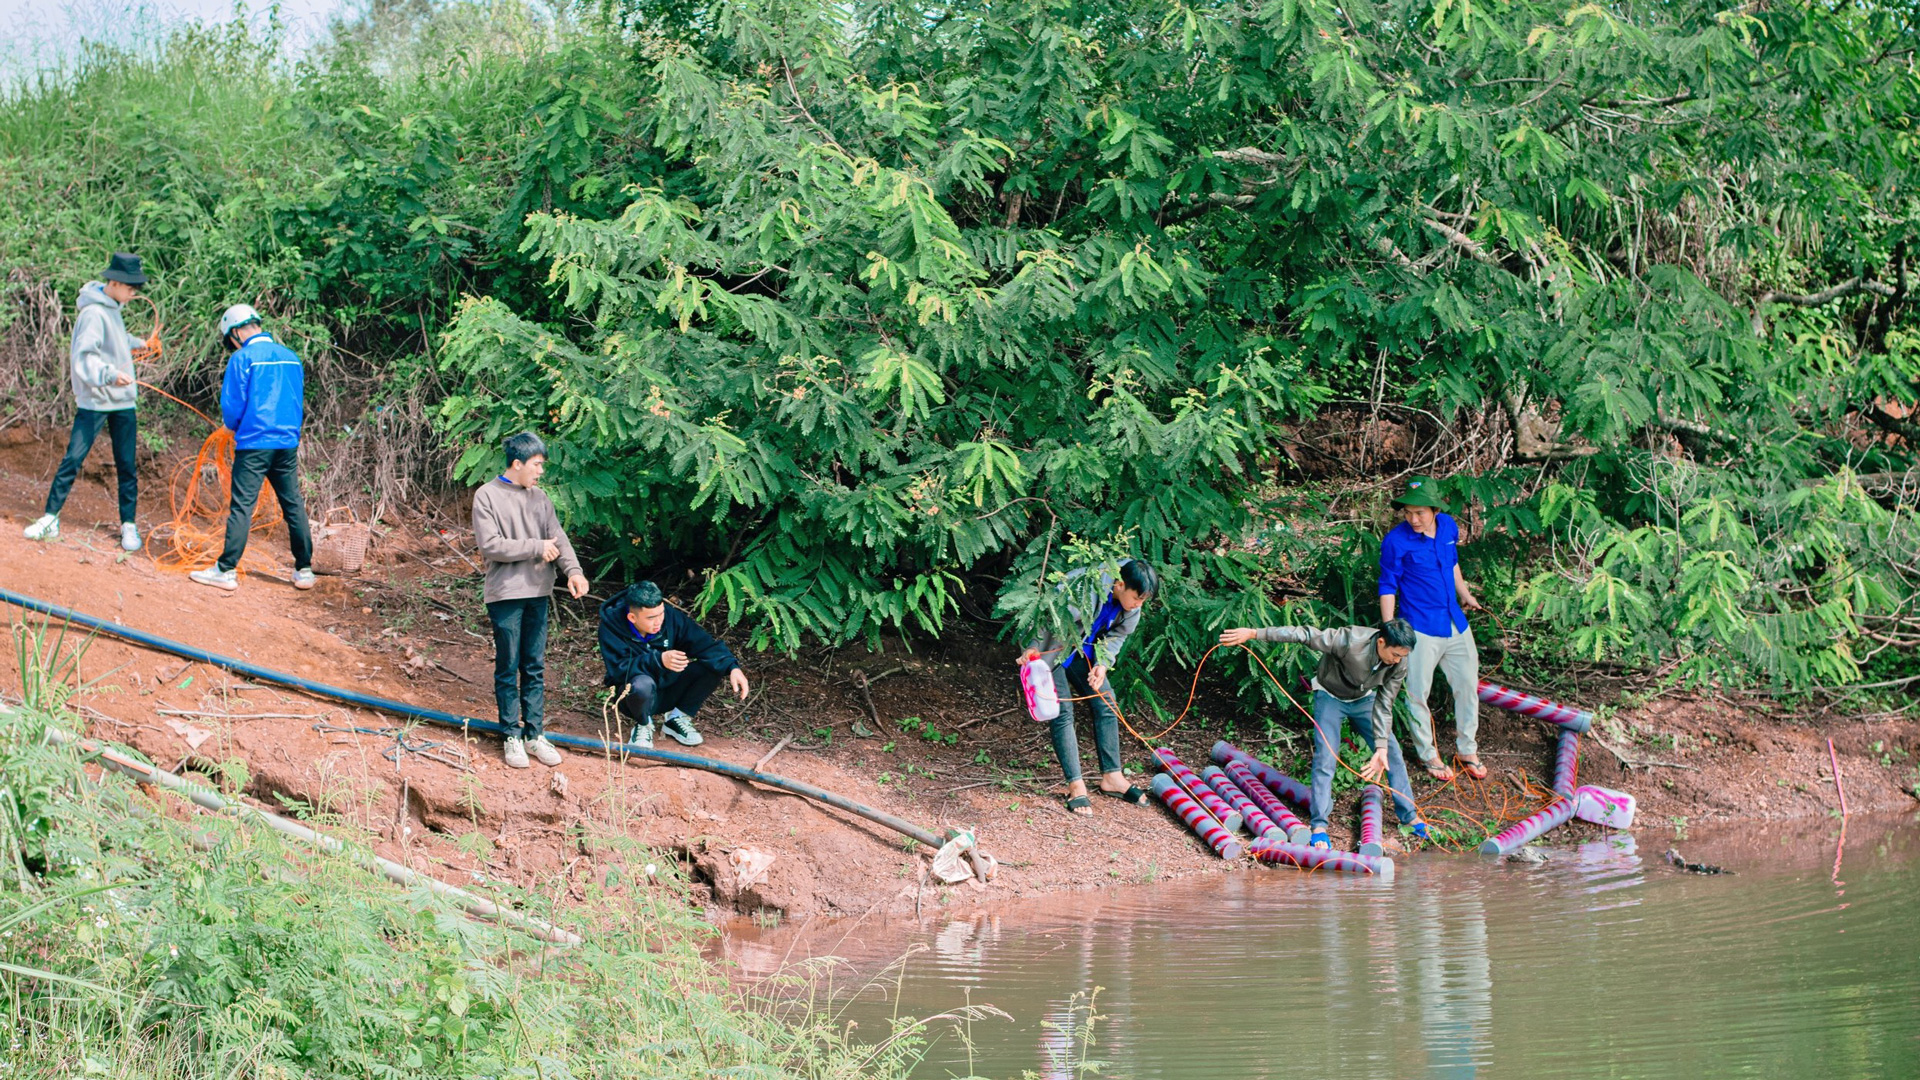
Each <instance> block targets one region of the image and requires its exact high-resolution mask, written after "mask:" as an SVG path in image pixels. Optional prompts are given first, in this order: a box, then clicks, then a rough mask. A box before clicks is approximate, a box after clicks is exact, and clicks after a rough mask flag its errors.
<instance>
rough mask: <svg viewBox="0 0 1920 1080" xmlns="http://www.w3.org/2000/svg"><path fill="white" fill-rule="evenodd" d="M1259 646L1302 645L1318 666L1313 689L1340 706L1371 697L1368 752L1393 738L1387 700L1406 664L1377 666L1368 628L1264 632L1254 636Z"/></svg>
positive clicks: (1403, 678) (1396, 690)
mask: <svg viewBox="0 0 1920 1080" xmlns="http://www.w3.org/2000/svg"><path fill="white" fill-rule="evenodd" d="M1253 636H1254V637H1255V638H1256V639H1258V640H1260V641H1286V642H1291V643H1293V644H1295V645H1305V646H1307V647H1309V648H1312V649H1315V650H1317V651H1318V652H1319V653H1320V666H1319V668H1318V669H1316V670H1315V671H1314V673H1313V686H1314V689H1316V690H1325V691H1326V692H1327V693H1329V694H1331V695H1333V696H1334V697H1336V698H1339V699H1340V700H1341V701H1358V700H1360V699H1361V698H1363V697H1366V696H1367V695H1368V694H1372V695H1373V749H1375V750H1378V749H1380V747H1382V746H1384V745H1386V744H1385V742H1384V740H1385V739H1386V738H1387V737H1388V736H1389V735H1391V734H1392V732H1393V699H1394V697H1395V696H1396V695H1398V694H1399V693H1400V687H1401V685H1402V684H1404V683H1405V682H1406V681H1407V662H1406V661H1405V660H1402V661H1400V662H1399V663H1397V664H1392V665H1388V664H1383V663H1381V662H1380V652H1379V650H1378V649H1376V648H1375V647H1374V639H1375V638H1377V637H1379V636H1380V631H1378V630H1376V629H1374V628H1373V627H1371V626H1342V627H1340V628H1338V629H1335V630H1320V629H1316V628H1314V627H1311V626H1269V627H1267V628H1266V629H1264V630H1256V631H1254V632H1253Z"/></svg>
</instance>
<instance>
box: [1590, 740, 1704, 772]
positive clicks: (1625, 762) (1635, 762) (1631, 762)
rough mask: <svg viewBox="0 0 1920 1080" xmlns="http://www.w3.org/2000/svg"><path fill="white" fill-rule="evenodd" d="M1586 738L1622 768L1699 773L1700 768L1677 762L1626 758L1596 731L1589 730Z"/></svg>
mask: <svg viewBox="0 0 1920 1080" xmlns="http://www.w3.org/2000/svg"><path fill="white" fill-rule="evenodd" d="M1587 737H1588V738H1589V739H1592V740H1593V741H1594V742H1597V743H1599V744H1600V745H1601V746H1602V747H1604V748H1605V749H1606V751H1607V753H1609V754H1612V755H1613V758H1614V760H1615V761H1618V762H1619V763H1620V764H1621V766H1622V767H1623V768H1628V769H1636V768H1637V769H1686V770H1689V771H1691V772H1699V771H1700V767H1699V766H1698V765H1682V764H1681V763H1679V762H1677V761H1648V760H1645V759H1642V758H1630V757H1628V756H1627V755H1625V754H1623V753H1621V752H1620V751H1619V750H1618V749H1616V748H1615V747H1614V745H1613V744H1612V743H1610V742H1608V741H1607V740H1605V739H1603V738H1601V737H1600V733H1599V732H1598V731H1593V730H1589V731H1588V732H1587Z"/></svg>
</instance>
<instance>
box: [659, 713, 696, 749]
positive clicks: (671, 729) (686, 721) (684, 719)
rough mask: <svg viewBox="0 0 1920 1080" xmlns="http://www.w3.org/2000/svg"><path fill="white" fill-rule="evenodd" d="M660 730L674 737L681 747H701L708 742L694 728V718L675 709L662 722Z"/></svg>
mask: <svg viewBox="0 0 1920 1080" xmlns="http://www.w3.org/2000/svg"><path fill="white" fill-rule="evenodd" d="M660 730H661V731H664V732H666V733H667V734H669V735H671V736H673V741H675V742H677V743H679V744H680V745H681V746H699V745H700V744H701V743H703V742H706V741H707V740H706V739H705V738H704V737H703V736H702V735H701V734H700V733H699V732H698V731H695V730H694V727H693V717H691V716H688V715H687V714H686V713H683V712H681V711H680V710H679V709H675V710H673V711H672V712H670V713H668V714H667V715H666V718H665V719H663V720H661V721H660Z"/></svg>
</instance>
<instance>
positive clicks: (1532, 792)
mask: <svg viewBox="0 0 1920 1080" xmlns="http://www.w3.org/2000/svg"><path fill="white" fill-rule="evenodd" d="M1220 647H1221V646H1220V645H1219V644H1217V643H1216V644H1214V645H1212V646H1210V647H1209V648H1208V649H1207V651H1206V652H1205V653H1203V654H1201V657H1200V660H1199V662H1198V663H1197V664H1195V665H1194V669H1193V679H1192V680H1191V682H1190V683H1189V685H1188V688H1187V703H1186V705H1185V706H1184V707H1183V708H1182V709H1181V710H1180V714H1179V715H1178V716H1176V717H1174V719H1173V723H1171V724H1168V725H1167V726H1166V727H1165V728H1162V729H1161V730H1160V731H1158V732H1156V733H1155V734H1153V735H1152V736H1146V735H1142V734H1141V733H1140V732H1139V731H1138V730H1136V729H1135V728H1134V726H1133V724H1132V722H1130V721H1129V720H1128V719H1127V715H1126V713H1125V712H1123V711H1122V710H1121V708H1120V702H1119V698H1118V696H1117V695H1115V694H1113V693H1112V692H1111V690H1110V689H1109V688H1107V687H1105V686H1102V687H1100V688H1099V689H1097V690H1095V691H1094V693H1092V694H1089V695H1086V696H1083V697H1072V698H1063V699H1062V700H1063V701H1092V700H1094V699H1096V698H1098V699H1100V700H1103V701H1105V702H1106V703H1107V707H1108V708H1110V709H1112V710H1113V715H1114V716H1115V717H1116V718H1117V719H1119V721H1120V724H1121V726H1122V727H1125V728H1126V729H1127V732H1128V734H1130V735H1132V736H1133V737H1134V738H1136V739H1138V740H1140V742H1141V744H1142V745H1144V746H1146V748H1147V750H1148V751H1149V752H1151V751H1153V750H1155V749H1157V747H1155V745H1154V744H1155V743H1157V742H1159V741H1160V740H1161V739H1163V738H1165V737H1166V736H1167V735H1169V734H1171V733H1172V732H1173V731H1174V729H1176V728H1178V727H1179V726H1180V725H1181V724H1182V723H1185V722H1186V719H1187V714H1189V713H1191V712H1192V711H1193V704H1194V701H1195V699H1196V698H1197V697H1198V696H1199V691H1200V672H1201V671H1202V670H1204V669H1205V668H1206V665H1207V661H1208V660H1209V659H1210V658H1211V657H1212V656H1213V654H1214V653H1215V652H1216V651H1217V650H1219V649H1220ZM1234 647H1235V648H1240V649H1246V651H1247V655H1248V656H1251V657H1252V658H1253V662H1254V663H1255V664H1258V665H1259V666H1260V670H1261V671H1262V672H1263V673H1265V675H1266V676H1267V680H1268V681H1269V682H1271V683H1273V686H1274V689H1276V690H1278V691H1280V696H1282V697H1284V698H1286V699H1287V701H1288V702H1290V703H1291V704H1292V705H1293V707H1294V708H1295V709H1298V710H1299V711H1300V714H1301V715H1302V716H1305V717H1306V718H1307V722H1308V723H1309V724H1312V725H1313V728H1314V730H1315V731H1318V732H1319V733H1320V735H1321V738H1323V739H1325V740H1326V742H1327V745H1328V746H1331V747H1332V748H1333V760H1334V762H1335V764H1336V765H1337V766H1338V767H1339V768H1342V769H1345V770H1346V771H1347V772H1349V773H1352V774H1353V775H1354V776H1355V777H1356V778H1358V779H1359V780H1360V781H1361V782H1362V783H1376V781H1371V780H1368V779H1367V778H1366V777H1365V776H1363V775H1361V773H1360V771H1359V770H1358V769H1355V768H1354V767H1353V766H1352V765H1349V764H1348V763H1347V762H1346V760H1345V759H1344V758H1342V757H1341V756H1340V743H1339V741H1338V740H1336V739H1334V738H1330V737H1328V735H1327V732H1326V729H1324V728H1322V727H1321V726H1320V721H1319V720H1318V719H1317V718H1315V716H1314V715H1313V713H1312V712H1310V711H1308V709H1307V708H1306V706H1304V705H1302V704H1300V702H1299V701H1298V700H1297V699H1296V698H1295V697H1294V696H1293V695H1292V694H1291V693H1288V692H1287V688H1286V686H1285V684H1283V683H1282V682H1281V681H1280V678H1279V676H1277V675H1275V674H1274V673H1273V669H1272V668H1269V667H1268V666H1267V662H1266V661H1265V660H1263V659H1261V658H1260V654H1259V653H1256V652H1254V651H1253V650H1252V649H1250V648H1248V647H1247V646H1246V645H1244V644H1242V645H1238V646H1234ZM1049 651H1050V652H1058V651H1059V650H1058V649H1054V650H1049ZM1043 655H1044V654H1043ZM1384 737H1385V738H1395V736H1394V734H1393V733H1392V731H1391V730H1389V731H1388V732H1386V733H1385V736H1384ZM1455 764H1461V759H1460V758H1459V757H1458V756H1457V755H1456V757H1455ZM1169 775H1172V774H1169ZM1466 775H1467V773H1466V770H1465V769H1464V768H1460V769H1456V770H1455V771H1454V777H1453V779H1451V780H1448V781H1446V782H1445V783H1443V784H1442V785H1441V786H1440V788H1439V790H1438V791H1435V792H1434V793H1433V794H1434V796H1435V797H1437V796H1439V795H1442V794H1444V793H1445V792H1446V791H1447V790H1448V789H1449V788H1456V787H1459V788H1460V789H1461V790H1465V787H1464V785H1461V784H1460V778H1461V777H1463V776H1466ZM1385 779H1387V778H1386V777H1382V778H1381V780H1385ZM1468 779H1469V781H1471V782H1472V783H1473V785H1474V786H1475V787H1477V788H1478V789H1479V791H1478V794H1479V796H1480V802H1481V807H1480V809H1481V811H1482V813H1481V814H1479V815H1475V814H1472V813H1470V812H1469V810H1470V808H1467V807H1463V806H1454V805H1439V806H1434V809H1436V810H1438V811H1444V812H1446V813H1449V814H1452V815H1455V816H1456V817H1460V818H1470V819H1472V818H1477V820H1476V821H1475V824H1476V825H1478V826H1479V827H1480V828H1486V819H1487V818H1488V817H1491V818H1492V819H1493V820H1494V821H1495V823H1496V824H1498V825H1499V826H1500V827H1502V828H1504V827H1505V826H1507V825H1510V824H1512V823H1513V822H1516V821H1519V820H1521V819H1523V818H1526V817H1528V816H1530V815H1531V814H1534V813H1536V812H1538V811H1539V810H1540V809H1542V808H1543V807H1545V806H1550V805H1552V804H1553V803H1554V802H1556V801H1558V800H1559V798H1560V796H1559V795H1557V794H1555V793H1554V792H1551V791H1547V790H1545V789H1542V788H1540V787H1539V785H1537V784H1534V783H1533V782H1532V781H1531V780H1529V779H1527V778H1526V777H1525V774H1524V773H1522V780H1521V790H1522V793H1523V794H1525V795H1526V796H1527V797H1528V800H1529V805H1528V806H1527V807H1526V812H1525V813H1517V812H1515V810H1514V805H1513V800H1512V798H1511V797H1510V796H1506V795H1505V794H1504V793H1502V798H1501V802H1500V807H1499V809H1498V810H1494V809H1493V802H1492V791H1491V786H1492V785H1490V784H1489V782H1488V781H1473V780H1472V778H1471V777H1468ZM1174 782H1175V783H1180V778H1179V777H1178V776H1175V777H1174ZM1408 783H1409V785H1411V783H1412V777H1411V775H1409V777H1408ZM1379 786H1380V787H1382V788H1385V789H1386V790H1387V791H1389V792H1393V791H1394V789H1393V787H1392V786H1391V785H1390V784H1385V783H1381V784H1379ZM1180 787H1181V789H1182V790H1185V789H1186V787H1187V785H1186V784H1184V783H1180ZM1398 793H1399V794H1404V795H1406V797H1407V801H1408V802H1412V803H1414V804H1415V805H1416V807H1417V806H1419V805H1420V800H1417V799H1415V798H1414V797H1413V793H1412V792H1411V791H1408V792H1398ZM1187 794H1188V796H1189V797H1192V798H1193V799H1194V801H1196V802H1198V801H1199V798H1198V796H1197V795H1196V794H1195V793H1194V792H1192V791H1188V792H1187ZM1427 804H1428V805H1429V806H1432V805H1433V804H1434V798H1429V799H1428V800H1427ZM1489 811H1490V813H1489ZM1417 819H1418V820H1427V821H1428V825H1429V828H1431V826H1432V824H1433V822H1432V821H1431V820H1428V819H1427V817H1426V815H1425V814H1419V815H1418V818H1417ZM1497 831H1499V830H1498V829H1492V830H1489V831H1488V832H1487V835H1488V836H1491V835H1492V834H1493V833H1494V832H1497ZM1480 839H1484V837H1482V838H1480ZM1429 842H1430V843H1433V844H1435V845H1436V846H1439V847H1446V848H1450V849H1454V850H1457V849H1458V847H1464V846H1472V845H1473V844H1477V843H1478V839H1476V840H1473V841H1470V842H1469V844H1467V845H1459V846H1458V847H1457V846H1455V845H1448V844H1445V843H1443V842H1441V841H1439V840H1437V839H1430V840H1429Z"/></svg>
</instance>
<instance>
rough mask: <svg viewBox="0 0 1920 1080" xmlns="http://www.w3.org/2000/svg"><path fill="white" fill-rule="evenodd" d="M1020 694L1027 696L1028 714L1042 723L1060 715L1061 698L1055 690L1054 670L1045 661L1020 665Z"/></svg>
mask: <svg viewBox="0 0 1920 1080" xmlns="http://www.w3.org/2000/svg"><path fill="white" fill-rule="evenodd" d="M1020 692H1021V693H1023V694H1025V695H1026V698H1027V712H1028V713H1029V714H1030V715H1032V717H1033V718H1034V719H1035V720H1037V721H1039V722H1040V723H1042V724H1044V723H1046V722H1048V721H1049V720H1052V719H1053V718H1054V717H1056V716H1059V715H1060V696H1059V695H1058V694H1056V693H1054V690H1053V669H1051V668H1049V667H1048V666H1047V662H1046V661H1045V660H1042V659H1039V658H1035V659H1032V660H1029V661H1027V662H1026V663H1024V664H1022V665H1020Z"/></svg>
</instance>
